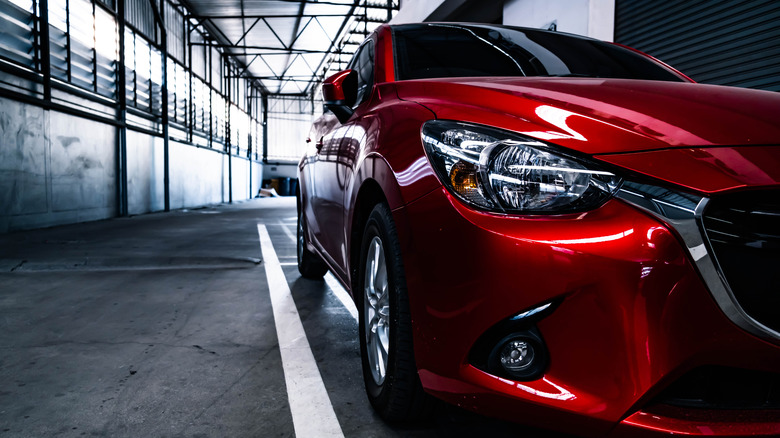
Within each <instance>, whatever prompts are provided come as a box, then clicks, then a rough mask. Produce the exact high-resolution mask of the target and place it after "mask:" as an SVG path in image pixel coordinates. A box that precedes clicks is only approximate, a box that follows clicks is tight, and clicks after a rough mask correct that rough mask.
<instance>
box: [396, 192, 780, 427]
mask: <svg viewBox="0 0 780 438" xmlns="http://www.w3.org/2000/svg"><path fill="white" fill-rule="evenodd" d="M394 216H395V220H396V221H397V222H398V224H399V226H398V230H399V237H400V239H401V245H402V251H403V260H404V264H405V269H406V277H407V282H408V290H409V300H410V306H411V312H412V318H413V324H414V336H415V338H414V340H415V355H416V360H417V365H418V369H419V374H420V378H421V381H422V383H423V386H424V387H425V388H426V390H427V391H428V392H430V393H432V394H434V395H436V396H437V397H439V398H442V399H444V400H446V401H448V402H450V403H453V404H456V405H458V406H462V407H464V408H468V409H471V410H474V411H477V412H479V413H482V414H485V415H491V416H498V417H502V418H506V419H510V420H514V421H518V422H525V423H529V424H534V425H537V426H541V427H546V428H553V429H559V430H563V431H568V432H575V433H578V434H583V433H585V434H589V435H596V436H603V435H606V434H608V433H628V434H631V433H634V432H635V431H636V430H641V431H654V430H657V431H665V432H672V431H675V430H677V431H683V430H687V431H689V432H688V433H690V430H693V429H691V427H693V426H694V424H693V423H695V422H696V421H698V420H690V421H688V420H685V418H683V419H680V418H672V417H669V419H668V420H666V419H665V417H663V416H662V415H656V414H652V415H650V417H649V418H651V419H652V421H646V420H647V418H646V417H645V416H644V411H643V409H646V408H648V407H650V406H652V405H653V403H654V397H656V395H658V394H659V393H660V392H661V391H662V390H663V389H664V388H665V387H666V386H667V385H669V384H670V383H672V382H674V381H675V380H676V379H677V378H679V377H680V376H682V375H683V374H685V373H687V372H688V371H690V370H693V369H695V368H697V367H699V366H704V365H721V366H727V367H734V368H745V369H756V370H763V371H768V372H777V370H778V369H780V347H778V346H777V345H775V344H773V343H771V342H768V341H766V340H762V339H760V338H758V337H756V336H754V335H752V334H749V333H747V332H746V331H744V330H742V329H740V328H738V327H737V326H736V325H734V324H733V323H732V322H731V321H730V320H729V319H728V318H727V317H726V316H725V315H724V314H723V312H722V311H721V309H720V308H719V307H718V305H717V304H716V302H715V301H714V300H713V297H712V295H711V294H710V292H709V291H708V290H707V288H706V286H705V285H704V283H703V282H702V279H701V277H700V276H699V274H698V272H697V271H696V269H695V268H694V265H693V264H692V262H691V259H690V255H689V254H688V252H687V251H686V250H685V249H684V247H683V246H682V245H681V244H680V243H679V240H678V239H679V236H677V235H676V234H675V232H673V231H670V229H669V228H668V227H667V226H666V225H665V224H664V223H663V222H661V221H660V220H658V219H656V218H654V217H653V216H651V215H650V214H648V213H646V212H643V211H640V210H639V209H638V208H636V207H634V206H632V205H629V204H627V203H626V202H624V201H622V200H618V199H613V200H610V201H609V202H607V203H606V204H605V205H603V206H602V207H600V208H598V209H596V210H593V211H590V212H587V213H580V214H572V215H562V216H555V217H550V216H546V217H542V216H535V217H530V216H528V217H517V216H502V215H495V214H487V213H482V212H477V211H474V210H472V209H470V208H467V207H465V206H463V205H462V204H461V203H460V202H459V201H457V200H455V199H453V198H452V197H451V196H450V195H449V194H448V193H447V192H446V191H445V190H444V189H443V188H442V189H439V190H435V191H433V192H431V193H429V194H428V195H426V196H424V197H422V198H420V199H418V200H416V201H414V202H412V203H410V204H409V205H407V206H406V207H403V208H401V209H398V210H396V211H395V212H394ZM553 300H560V305H559V306H558V307H557V309H556V310H555V311H554V312H553V313H552V314H550V315H549V316H547V317H546V318H544V319H543V320H541V321H539V322H538V324H537V327H538V329H539V331H540V332H541V335H542V336H543V338H544V341H545V343H546V346H547V348H548V350H549V358H550V363H549V365H548V367H547V370H546V372H545V373H544V376H543V377H542V378H541V379H538V380H534V381H530V382H515V381H512V380H509V379H505V378H499V377H497V376H494V375H491V374H489V373H487V372H485V371H482V370H480V369H478V368H476V367H474V366H473V365H472V364H471V363H470V362H469V352H470V351H471V349H472V347H473V346H474V344H475V342H477V340H478V339H479V337H480V336H481V335H482V334H483V333H485V332H486V331H487V330H489V329H490V328H491V327H493V326H494V325H496V324H497V323H499V322H500V321H503V320H506V319H507V318H510V317H512V316H513V315H516V314H518V313H520V312H523V311H525V310H528V309H531V308H534V307H536V306H538V305H540V304H543V303H546V302H550V301H553ZM648 415H649V414H648ZM653 417H655V418H653ZM750 418H752V419H751V420H749V421H746V422H743V423H744V426H745V427H746V428H743V429H740V428H739V427H736V428H735V427H733V426H734V424H732V423H729V424H730V425H731V426H732V427H728V428H723V429H717V430H716V432H717V433H720V434H723V435H727V434H733V432H734V431H740V430H741V431H747V430H750V431H751V433H753V432H756V431H758V432H760V433H764V434H772V433H775V434H776V433H778V430H777V428H778V427H779V426H780V421H778V420H777V417H775V419H774V420H771V418H772V417H771V416H770V417H769V418H770V420H768V421H764V420H755V419H754V417H750ZM735 421H736V420H735ZM681 422H682V423H681ZM735 424H736V425H737V426H739V422H738V421H736V423H735ZM675 428H676V429H675ZM725 430H729V431H730V432H729V433H725V432H723V433H721V432H722V431H725ZM626 431H628V432H626ZM718 431H721V432H718Z"/></svg>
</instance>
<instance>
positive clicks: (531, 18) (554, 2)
mask: <svg viewBox="0 0 780 438" xmlns="http://www.w3.org/2000/svg"><path fill="white" fill-rule="evenodd" d="M553 22H555V24H556V26H557V30H558V31H559V32H567V33H574V34H578V35H585V36H589V37H592V38H597V39H600V40H606V41H612V40H613V38H614V36H615V0H507V1H506V2H505V3H504V24H508V25H512V26H524V27H534V28H547V27H549V26H550V24H552V23H553Z"/></svg>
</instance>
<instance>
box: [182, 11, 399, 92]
mask: <svg viewBox="0 0 780 438" xmlns="http://www.w3.org/2000/svg"><path fill="white" fill-rule="evenodd" d="M186 3H187V6H188V9H189V11H190V14H189V15H187V17H186V18H187V19H188V20H189V21H190V23H193V24H195V25H196V26H202V27H203V28H205V29H207V31H208V34H209V35H211V37H212V39H214V40H216V41H208V42H202V43H193V44H196V45H208V46H211V47H219V48H221V49H223V51H224V52H225V53H226V54H228V55H229V56H230V57H232V58H234V59H235V60H236V61H237V64H238V65H237V67H238V68H237V70H238V72H239V73H238V75H237V76H239V77H242V78H246V79H248V80H252V81H254V82H256V83H259V84H260V85H261V86H262V88H263V90H264V93H266V94H268V95H298V96H301V95H311V94H312V93H313V92H314V91H315V89H316V88H317V87H318V85H319V84H320V83H321V82H322V81H323V80H324V78H325V77H327V76H329V75H330V74H333V73H335V72H337V71H339V70H342V69H344V68H345V67H346V65H347V63H348V62H349V60H350V59H351V58H352V55H353V54H354V53H355V51H356V50H357V48H358V47H359V44H360V42H362V41H363V40H364V39H365V38H366V36H367V35H368V34H369V33H370V32H371V31H373V29H375V28H376V27H377V26H379V25H380V24H382V23H385V22H387V21H389V20H390V19H391V18H392V17H393V16H394V14H395V13H396V12H397V11H398V9H399V0H323V1H316V0H246V1H245V0H229V1H224V0H223V1H220V2H211V1H208V0H187V1H186ZM215 3H216V4H215Z"/></svg>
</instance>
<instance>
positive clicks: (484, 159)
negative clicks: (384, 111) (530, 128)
mask: <svg viewBox="0 0 780 438" xmlns="http://www.w3.org/2000/svg"><path fill="white" fill-rule="evenodd" d="M422 141H423V144H424V145H425V152H426V154H427V155H428V159H429V160H430V162H431V165H432V166H433V168H434V170H435V171H436V174H437V175H438V177H439V179H440V180H441V181H442V183H443V184H444V185H445V186H446V187H447V189H449V191H450V192H451V193H453V194H454V195H455V196H457V197H458V198H460V199H461V200H463V201H464V202H466V203H468V204H471V205H473V206H476V207H479V208H482V209H486V210H491V211H497V212H504V213H522V214H531V213H540V214H544V213H546V214H559V213H570V212H575V211H582V210H587V209H591V208H595V207H597V206H599V205H601V204H602V203H603V202H604V201H606V200H607V199H609V197H611V196H612V194H613V193H615V191H617V189H618V187H619V186H620V182H621V180H620V178H618V177H617V176H615V175H614V174H612V173H610V172H607V171H604V170H602V169H599V168H598V167H597V166H596V165H595V164H592V163H589V162H587V161H584V160H582V159H579V158H574V157H570V156H567V155H565V154H562V153H561V152H558V151H554V150H553V149H552V148H551V147H550V146H548V145H547V144H545V143H542V142H539V141H538V140H534V139H530V138H526V137H523V136H521V135H518V134H514V133H511V132H506V131H502V130H499V129H494V128H488V127H485V126H478V125H471V124H467V123H461V122H452V121H440V120H431V121H429V122H426V123H425V124H424V125H423V129H422Z"/></svg>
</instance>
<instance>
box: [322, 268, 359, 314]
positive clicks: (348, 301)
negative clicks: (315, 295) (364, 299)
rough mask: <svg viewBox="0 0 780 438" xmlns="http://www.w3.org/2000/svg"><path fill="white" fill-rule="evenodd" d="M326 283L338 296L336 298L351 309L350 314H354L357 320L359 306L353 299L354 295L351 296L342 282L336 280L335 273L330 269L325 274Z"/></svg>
mask: <svg viewBox="0 0 780 438" xmlns="http://www.w3.org/2000/svg"><path fill="white" fill-rule="evenodd" d="M325 283H327V285H328V287H329V288H330V290H331V291H332V292H333V295H335V296H336V298H338V299H339V301H341V304H343V305H344V307H346V308H347V310H348V311H349V314H350V315H352V317H353V318H355V321H357V320H358V310H357V307H355V302H354V301H352V297H351V296H349V294H348V293H347V291H346V289H344V287H343V286H341V283H339V281H338V280H336V277H334V276H333V273H332V272H330V271H328V273H327V274H325Z"/></svg>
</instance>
